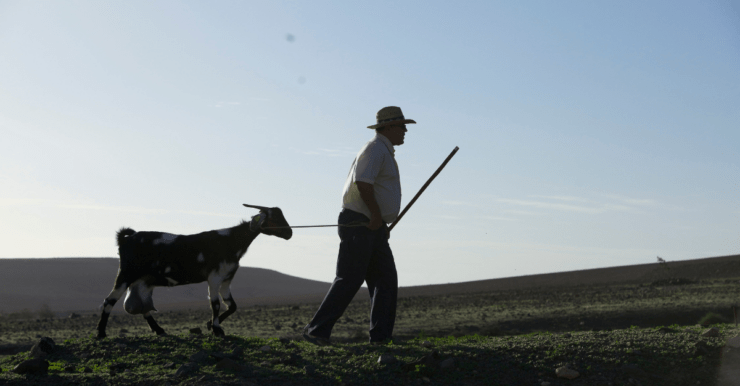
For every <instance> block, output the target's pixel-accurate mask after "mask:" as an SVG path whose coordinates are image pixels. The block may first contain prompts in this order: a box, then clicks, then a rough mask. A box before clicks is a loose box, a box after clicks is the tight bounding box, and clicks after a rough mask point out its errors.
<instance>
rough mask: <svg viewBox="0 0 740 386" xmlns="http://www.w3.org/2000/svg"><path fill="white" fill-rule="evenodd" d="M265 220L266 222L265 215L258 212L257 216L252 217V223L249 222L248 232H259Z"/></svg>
mask: <svg viewBox="0 0 740 386" xmlns="http://www.w3.org/2000/svg"><path fill="white" fill-rule="evenodd" d="M265 220H267V213H264V212H260V213H259V214H256V215H254V216H252V221H250V222H249V230H250V231H252V232H259V231H260V228H262V224H264V223H265Z"/></svg>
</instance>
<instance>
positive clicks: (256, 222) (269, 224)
mask: <svg viewBox="0 0 740 386" xmlns="http://www.w3.org/2000/svg"><path fill="white" fill-rule="evenodd" d="M243 205H244V206H246V207H248V208H254V209H259V211H260V213H259V214H257V215H254V216H252V221H250V223H249V228H250V229H251V230H252V231H255V232H261V233H264V234H266V235H270V236H277V237H280V238H282V239H285V240H289V239H290V238H291V237H293V230H292V229H290V228H289V227H290V225H289V224H288V221H287V220H285V217H284V216H283V211H281V210H280V208H277V207H275V208H267V207H264V206H256V205H247V204H243ZM276 227H285V228H276Z"/></svg>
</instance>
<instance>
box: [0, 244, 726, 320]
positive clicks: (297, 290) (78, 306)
mask: <svg viewBox="0 0 740 386" xmlns="http://www.w3.org/2000/svg"><path fill="white" fill-rule="evenodd" d="M117 271H118V259H116V258H55V259H0V313H3V314H7V313H10V312H16V311H20V310H22V309H29V310H31V311H36V310H38V309H39V308H40V307H41V306H42V305H43V304H48V305H49V307H50V308H51V309H52V310H53V311H57V312H61V311H79V312H94V311H97V307H98V306H99V305H100V304H101V303H102V302H103V299H104V298H105V297H106V296H107V295H108V293H109V292H110V290H111V289H112V286H113V280H114V279H115V276H116V273H117ZM669 277H673V278H679V277H682V278H688V279H693V280H702V279H716V278H738V277H740V255H731V256H720V257H710V258H702V259H693V260H683V261H669V262H668V263H667V268H666V267H664V266H661V265H659V264H658V263H657V262H656V263H651V264H639V265H628V266H621V267H609V268H597V269H587V270H580V271H569V272H556V273H547V274H539V275H529V276H518V277H508V278H501V279H490V280H478V281H470V282H463V283H451V284H435V285H425V286H413V287H401V288H399V296H400V297H408V296H434V295H445V294H454V293H472V292H489V291H505V290H526V289H529V288H543V287H564V286H577V285H610V284H617V283H649V282H652V281H655V280H660V279H665V278H669ZM330 286H331V283H326V282H320V281H315V280H308V279H302V278H299V277H295V276H289V275H285V274H282V273H280V272H276V271H272V270H269V269H262V268H251V267H241V268H240V269H239V271H238V272H237V274H236V277H235V280H234V281H233V282H232V285H231V292H232V293H233V295H234V298H235V300H236V302H237V304H239V305H240V306H250V305H256V304H298V303H317V302H320V301H321V300H322V299H323V298H324V295H325V294H326V291H327V290H328V289H329V287H330ZM207 294H208V290H207V285H206V283H200V284H193V285H188V286H182V287H172V288H157V289H155V290H154V304H155V306H156V307H157V309H159V310H160V311H163V310H170V309H188V308H201V307H208V301H207ZM355 299H367V292H366V291H363V290H360V291H359V292H358V293H357V295H356V297H355ZM115 310H116V311H118V312H122V307H120V306H117V307H116V308H115ZM116 311H114V312H116Z"/></svg>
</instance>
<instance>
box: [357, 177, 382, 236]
mask: <svg viewBox="0 0 740 386" xmlns="http://www.w3.org/2000/svg"><path fill="white" fill-rule="evenodd" d="M355 184H357V190H359V191H360V197H361V198H362V201H363V202H364V203H365V205H367V207H368V209H370V224H368V226H367V227H368V228H370V230H373V231H374V230H376V229H378V228H380V226H381V225H383V218H382V217H380V207H379V206H378V202H377V201H375V191H374V190H373V184H368V183H367V182H361V181H355Z"/></svg>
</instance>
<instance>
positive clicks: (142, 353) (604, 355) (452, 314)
mask: <svg viewBox="0 0 740 386" xmlns="http://www.w3.org/2000/svg"><path fill="white" fill-rule="evenodd" d="M739 295H740V284H738V280H737V279H723V280H714V281H699V282H693V283H682V284H681V285H670V286H651V285H649V283H646V284H643V285H637V284H625V285H618V286H610V287H594V286H592V287H571V288H560V289H552V288H549V289H546V290H519V291H500V292H487V293H477V294H459V295H447V296H436V297H416V298H402V299H399V306H398V318H397V321H396V330H395V331H396V333H395V336H396V339H395V341H394V342H393V344H392V345H389V346H383V347H374V346H372V347H371V346H368V345H367V344H366V343H365V342H366V341H367V334H366V331H367V324H368V321H367V317H368V313H369V304H368V303H367V302H366V301H360V302H355V303H353V304H351V305H350V307H349V308H348V309H347V311H346V312H345V315H344V316H343V317H342V319H340V321H339V322H338V323H337V325H336V326H335V329H334V334H333V336H332V340H333V341H334V342H335V346H332V347H329V348H322V347H316V346H312V345H310V344H308V343H306V342H303V341H300V340H296V341H295V342H292V343H287V342H288V341H287V340H285V339H284V340H283V341H282V342H281V341H279V340H278V339H277V337H284V338H289V339H298V337H299V334H300V330H301V329H302V328H303V326H304V325H305V324H306V323H307V322H308V320H309V319H310V318H311V316H312V315H313V313H314V312H315V310H316V307H317V306H318V305H317V304H312V305H299V306H270V307H266V306H262V307H251V308H244V309H240V310H239V311H238V312H237V313H236V314H235V315H232V317H231V318H229V319H228V320H227V321H226V322H225V323H224V327H225V329H226V333H227V334H228V335H229V336H228V339H226V340H221V339H216V338H213V337H211V336H210V335H205V336H197V335H190V334H185V333H186V332H187V329H189V328H192V327H201V328H203V330H204V331H205V328H204V327H205V326H204V323H205V321H206V320H207V318H208V317H209V313H210V312H209V311H208V307H207V304H204V307H203V309H202V310H201V309H199V310H193V311H181V312H163V313H160V314H158V315H157V316H156V318H157V320H158V321H159V323H160V324H161V325H162V327H163V328H165V330H166V331H167V332H168V333H169V334H170V335H169V336H166V337H156V336H153V335H152V333H151V332H150V331H148V328H147V327H146V323H145V321H144V320H143V319H142V318H141V317H140V316H131V315H125V314H124V315H115V317H113V318H111V320H110V323H109V327H108V334H109V336H110V337H111V338H108V339H104V340H102V341H96V340H93V339H91V337H92V334H93V332H94V328H95V325H96V323H97V318H96V317H92V316H89V315H88V316H83V317H80V318H76V319H58V318H57V319H53V318H47V319H38V320H36V319H30V320H27V321H22V320H17V319H10V318H7V317H4V318H0V338H1V339H3V340H2V341H0V347H2V346H3V344H8V343H13V344H17V343H22V342H32V341H35V340H38V337H40V336H50V337H52V338H53V339H54V340H55V341H56V342H57V344H58V345H59V351H58V352H56V353H54V354H53V355H52V356H50V357H49V358H48V360H49V361H50V363H51V367H50V375H49V376H48V377H46V378H44V377H40V378H37V377H30V376H29V377H26V376H20V375H16V374H13V373H9V372H8V370H10V369H12V367H13V366H15V365H16V364H18V363H20V362H21V361H22V360H24V359H26V357H27V353H25V352H24V353H20V354H16V355H10V356H5V357H0V368H2V369H3V372H2V373H0V384H1V383H3V382H6V383H18V384H25V383H31V384H32V383H34V382H36V383H38V384H45V382H47V383H49V384H51V383H59V382H64V381H69V382H71V383H75V384H77V383H87V384H97V383H99V384H106V383H108V384H137V383H140V382H142V383H143V384H165V383H168V382H169V383H170V384H196V383H198V384H202V383H206V384H208V383H211V384H249V383H245V382H252V383H253V384H264V383H276V384H281V383H282V384H327V385H338V384H341V383H344V384H346V385H362V384H409V383H412V384H413V383H416V382H419V383H423V382H424V381H422V379H423V377H427V378H429V379H430V380H431V382H432V384H453V383H455V384H456V383H458V382H457V381H459V380H461V381H464V382H467V383H468V384H473V385H476V384H481V385H482V384H492V385H495V384H500V385H506V384H511V385H518V384H532V385H535V384H539V383H540V382H537V381H538V380H539V379H542V380H546V381H549V382H551V385H552V386H555V385H565V384H568V385H608V384H609V383H610V382H611V384H612V385H621V384H626V382H628V380H629V379H630V378H632V379H637V380H639V381H640V382H641V383H642V385H689V384H691V385H696V382H697V381H700V382H701V385H713V384H715V383H716V378H717V376H718V371H720V370H719V369H721V368H722V367H721V366H724V365H727V364H728V363H740V359H739V358H738V357H740V354H739V353H736V352H735V351H734V350H732V349H729V348H724V349H722V347H723V345H724V342H725V341H726V339H727V338H729V337H732V336H734V335H735V334H737V332H738V331H737V330H736V329H735V326H734V324H725V323H726V322H729V321H731V320H732V305H733V304H736V299H738V296H739ZM699 323H705V324H715V325H716V326H718V327H719V328H720V331H721V332H720V337H718V338H701V337H700V336H699V333H700V331H701V330H703V329H704V327H702V326H699ZM717 323H719V324H717ZM663 326H668V327H667V328H663V329H661V327H663ZM121 331H123V332H121ZM566 332H568V333H570V334H571V336H570V337H568V336H567V334H565V333H566ZM423 340H429V341H431V342H432V343H433V345H434V349H436V350H438V351H439V354H440V358H441V359H445V358H454V359H455V361H456V366H455V367H454V369H451V370H445V371H443V370H440V369H436V368H435V367H433V366H428V365H418V366H416V367H414V369H412V370H410V371H405V370H403V369H402V365H401V364H394V365H379V364H378V363H377V359H378V356H379V355H380V354H381V353H390V354H393V355H394V356H396V357H397V358H398V359H399V360H400V361H402V362H409V361H411V360H413V359H415V358H419V357H422V356H424V355H426V354H428V353H429V352H430V349H426V348H422V347H421V346H420V344H419V343H420V341H423ZM118 344H125V345H126V347H125V348H119V347H118ZM263 345H269V346H271V347H272V348H273V350H272V351H270V352H267V353H264V352H261V351H259V350H258V349H259V347H261V346H263ZM234 347H241V348H242V349H243V350H244V351H243V354H242V355H241V356H240V357H239V358H237V362H239V363H240V364H242V365H244V370H243V371H238V372H228V371H226V372H223V371H218V370H216V369H215V368H214V365H215V363H216V359H214V358H208V359H207V360H206V361H205V362H204V363H203V364H202V365H201V366H200V367H199V369H198V370H197V371H196V372H195V373H194V374H192V375H190V376H188V377H186V378H183V379H174V378H173V377H172V375H173V374H174V372H175V371H176V370H177V368H178V367H179V366H180V365H182V364H183V363H186V362H187V361H188V358H190V356H191V355H193V354H194V353H196V352H198V351H200V350H206V351H208V352H231V350H233V349H234ZM723 350H724V351H723ZM728 350H729V351H728ZM291 354H293V355H297V356H298V357H299V359H297V360H296V361H295V363H294V364H292V365H290V364H282V363H278V362H280V360H281V359H285V358H287V357H289V356H290V355H291ZM169 362H172V363H174V364H175V366H174V367H172V368H168V369H165V368H164V367H163V366H164V365H165V364H166V363H169ZM263 362H267V363H266V364H264V365H260V364H261V363H263ZM565 363H568V364H569V366H570V367H571V368H573V369H575V370H577V371H579V372H580V373H581V376H580V377H579V378H577V379H575V380H568V381H565V380H561V379H557V378H555V373H554V370H555V368H557V367H558V366H560V365H563V364H565ZM306 365H310V366H314V367H315V368H316V369H317V370H316V373H315V374H313V375H307V374H306V372H305V370H304V369H303V368H304V366H306ZM70 366H71V367H70ZM72 367H73V370H71V371H70V370H65V369H68V368H72ZM111 367H113V368H114V369H117V370H114V375H111V371H110V369H111ZM86 368H87V369H88V370H86ZM126 370H129V372H125V371H126ZM85 371H90V372H87V373H86V372H85ZM203 377H205V378H203ZM52 381H53V382H52ZM497 382H498V383H497Z"/></svg>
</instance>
